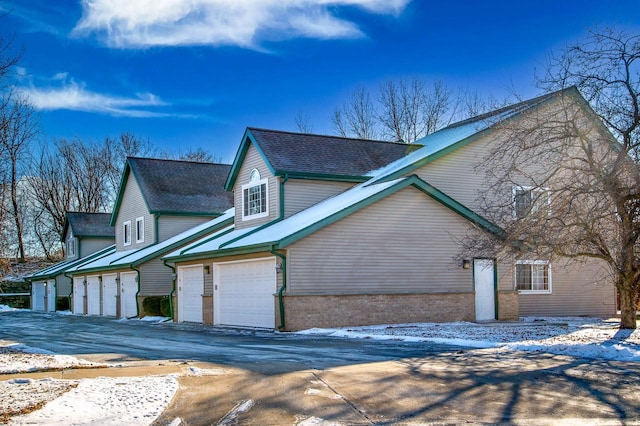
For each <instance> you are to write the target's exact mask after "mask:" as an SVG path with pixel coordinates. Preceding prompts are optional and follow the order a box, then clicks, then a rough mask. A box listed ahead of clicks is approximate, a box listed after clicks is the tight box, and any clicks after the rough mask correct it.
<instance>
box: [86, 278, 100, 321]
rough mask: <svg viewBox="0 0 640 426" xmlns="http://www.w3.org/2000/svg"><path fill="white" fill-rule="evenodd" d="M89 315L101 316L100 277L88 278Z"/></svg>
mask: <svg viewBox="0 0 640 426" xmlns="http://www.w3.org/2000/svg"><path fill="white" fill-rule="evenodd" d="M87 315H100V277H99V276H97V275H94V276H92V277H87Z"/></svg>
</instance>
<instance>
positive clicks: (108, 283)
mask: <svg viewBox="0 0 640 426" xmlns="http://www.w3.org/2000/svg"><path fill="white" fill-rule="evenodd" d="M117 278H118V275H117V274H106V275H103V276H102V315H105V316H108V317H115V316H116V315H117V310H116V309H117V297H118V281H117Z"/></svg>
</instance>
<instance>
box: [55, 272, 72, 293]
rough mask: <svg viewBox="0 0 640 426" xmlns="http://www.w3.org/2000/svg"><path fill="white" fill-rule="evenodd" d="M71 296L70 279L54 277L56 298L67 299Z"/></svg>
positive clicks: (62, 276)
mask: <svg viewBox="0 0 640 426" xmlns="http://www.w3.org/2000/svg"><path fill="white" fill-rule="evenodd" d="M70 294H71V278H68V277H65V276H64V275H57V276H56V297H67V296H69V295H70Z"/></svg>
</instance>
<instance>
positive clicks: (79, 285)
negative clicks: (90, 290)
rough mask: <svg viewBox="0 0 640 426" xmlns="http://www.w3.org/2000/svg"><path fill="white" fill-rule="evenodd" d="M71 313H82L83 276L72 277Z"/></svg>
mask: <svg viewBox="0 0 640 426" xmlns="http://www.w3.org/2000/svg"><path fill="white" fill-rule="evenodd" d="M73 313H74V314H78V315H84V277H73Z"/></svg>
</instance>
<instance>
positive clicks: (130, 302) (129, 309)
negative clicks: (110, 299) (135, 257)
mask: <svg viewBox="0 0 640 426" xmlns="http://www.w3.org/2000/svg"><path fill="white" fill-rule="evenodd" d="M137 277H138V275H137V274H136V273H135V272H123V273H121V274H120V317H122V318H133V317H136V316H138V303H137V302H136V294H137V293H138V281H137Z"/></svg>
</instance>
